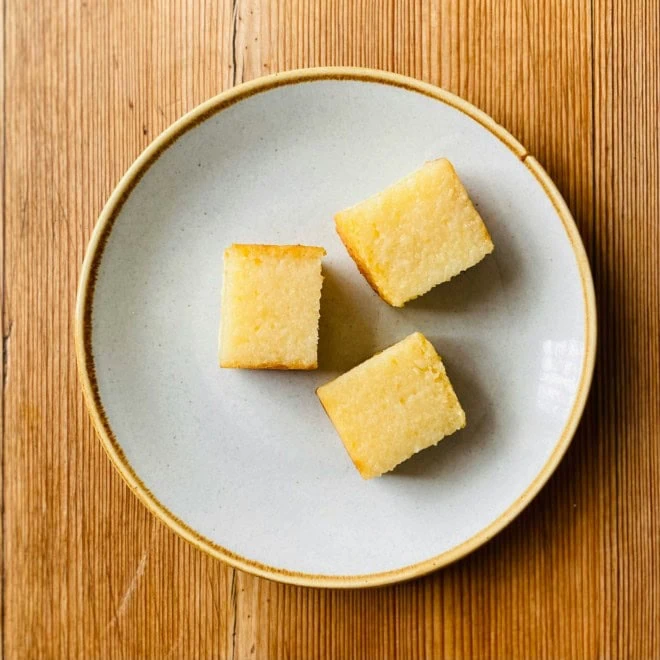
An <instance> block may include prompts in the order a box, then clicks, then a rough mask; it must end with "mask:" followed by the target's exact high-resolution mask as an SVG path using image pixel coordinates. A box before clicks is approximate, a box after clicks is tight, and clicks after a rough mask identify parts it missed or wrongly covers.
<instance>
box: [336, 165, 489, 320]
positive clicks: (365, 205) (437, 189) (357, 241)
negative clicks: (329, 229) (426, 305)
mask: <svg viewBox="0 0 660 660" xmlns="http://www.w3.org/2000/svg"><path fill="white" fill-rule="evenodd" d="M335 224H336V227H337V233H338V234H339V236H340V237H341V240H342V241H343V242H344V245H345V246H346V249H347V250H348V252H349V253H350V255H351V257H353V259H354V261H355V263H356V264H357V266H358V268H359V269H360V272H361V273H362V274H363V275H364V276H365V277H366V279H367V281H368V282H369V284H371V286H372V287H373V289H374V290H375V291H376V293H378V295H379V296H380V297H381V298H382V299H383V300H385V301H386V302H388V303H389V304H390V305H393V306H394V307H403V305H404V304H405V303H406V302H407V301H408V300H412V299H413V298H417V296H421V295H422V294H423V293H426V292H427V291H428V290H429V289H432V288H433V287H434V286H435V285H436V284H440V283H441V282H446V281H447V280H449V279H451V278H452V277H454V275H458V273H460V272H461V271H464V270H466V269H467V268H470V266H474V265H475V264H476V263H478V262H479V261H481V260H482V259H483V258H484V257H485V256H486V255H487V254H489V253H490V252H492V251H493V247H494V246H493V242H492V241H491V238H490V234H489V233H488V230H487V229H486V225H484V223H483V221H482V219H481V217H480V216H479V214H478V213H477V211H476V209H475V208H474V206H473V205H472V202H471V201H470V198H469V197H468V194H467V191H466V190H465V188H464V187H463V184H462V183H461V181H460V179H459V178H458V175H457V174H456V172H455V170H454V168H453V166H452V164H451V163H450V162H449V161H448V160H447V159H445V158H441V159H438V160H434V161H431V162H428V163H426V164H425V165H423V166H422V167H421V168H420V169H418V170H417V171H416V172H413V173H412V174H409V175H408V176H406V177H405V178H403V179H401V180H400V181H398V182H397V183H395V184H394V185H392V186H390V187H389V188H387V189H385V190H384V191H383V192H381V193H379V194H377V195H374V196H373V197H370V198H369V199H367V200H365V201H363V202H361V203H359V204H356V205H355V206H353V207H351V208H349V209H346V210H345V211H340V212H339V213H337V214H336V215H335Z"/></svg>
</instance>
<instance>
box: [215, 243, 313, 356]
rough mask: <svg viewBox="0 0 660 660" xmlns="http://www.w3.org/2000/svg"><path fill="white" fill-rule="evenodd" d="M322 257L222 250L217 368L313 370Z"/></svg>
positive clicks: (291, 249) (286, 249)
mask: <svg viewBox="0 0 660 660" xmlns="http://www.w3.org/2000/svg"><path fill="white" fill-rule="evenodd" d="M324 254H325V250H324V249H323V248H320V247H307V246H304V245H232V246H231V247H229V248H227V249H226V250H225V256H224V280H223V287H222V323H221V327H220V366H221V367H236V368H240V369H316V367H317V366H318V365H317V344H318V327H319V312H320V303H321V284H322V282H323V276H322V275H321V259H322V258H323V255H324Z"/></svg>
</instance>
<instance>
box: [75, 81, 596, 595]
mask: <svg viewBox="0 0 660 660" xmlns="http://www.w3.org/2000/svg"><path fill="white" fill-rule="evenodd" d="M440 156H445V157H447V158H449V159H450V160H451V161H452V162H453V163H454V165H455V167H456V170H457V172H458V174H459V176H460V177H461V179H462V180H463V182H464V184H465V185H466V187H467V189H468V191H469V193H470V195H471V197H472V199H473V201H474V203H475V205H476V206H477V209H478V210H479V212H480V213H481V215H482V217H483V218H484V221H485V222H486V224H487V226H488V229H489V230H490V233H491V235H492V238H493V241H494V243H495V252H494V253H493V254H492V255H490V256H488V257H486V258H485V259H484V260H483V261H482V262H481V263H480V264H478V265H477V266H476V267H474V268H472V269H470V270H469V271H468V272H466V273H464V274H462V275H460V276H459V277H457V278H455V279H454V280H452V281H451V282H449V283H447V284H443V285H441V286H439V287H436V288H435V289H434V290H432V291H431V292H430V293H428V294H426V295H425V296H423V297H421V298H419V299H417V300H415V301H413V302H411V303H409V304H408V305H406V307H405V308H403V309H393V308H391V307H390V306H388V305H387V304H386V303H384V302H383V301H381V300H380V299H379V298H378V296H377V295H376V294H375V293H374V292H373V291H372V290H371V289H370V287H369V285H368V284H367V282H366V281H365V280H364V278H363V277H362V276H361V275H360V274H359V273H358V271H357V269H356V266H355V264H354V262H353V261H352V259H351V258H350V257H349V256H348V254H347V253H346V251H345V249H344V248H343V246H342V244H341V242H340V240H339V238H338V236H337V235H336V233H335V230H334V223H333V221H332V216H333V213H334V212H335V211H337V210H339V209H342V208H346V207H347V206H350V205H351V204H353V203H355V202H357V201H359V200H361V199H363V198H365V197H367V196H369V195H371V194H373V193H375V192H377V191H379V190H381V189H382V188H384V187H385V186H387V185H389V184H390V183H392V182H394V181H396V180H397V179H398V178H400V177H401V176H403V175H405V174H406V173H408V172H410V171H412V170H414V169H415V168H417V167H419V166H420V165H421V164H422V163H423V162H424V161H425V160H429V159H433V158H437V157H440ZM234 242H235V243H252V242H255V243H288V244H294V243H303V244H311V245H322V246H324V247H325V248H326V250H327V252H328V256H327V257H326V258H325V261H324V265H325V282H324V286H323V295H322V303H321V327H320V344H319V369H318V371H314V372H304V373H298V372H252V371H241V370H221V369H219V368H218V366H217V359H216V350H217V332H218V325H219V319H220V290H221V287H222V281H221V280H222V251H223V249H224V248H225V247H227V246H228V245H229V244H231V243H234ZM595 323H596V311H595V305H594V296H593V286H592V281H591V275H590V272H589V266H588V263H587V261H586V257H585V254H584V250H583V247H582V244H581V242H580V238H579V235H578V233H577V230H576V228H575V225H574V223H573V220H572V219H571V216H570V213H569V211H568V209H567V208H566V206H565V204H564V202H563V200H562V199H561V197H560V195H559V193H558V192H557V191H556V189H555V187H554V186H553V184H552V182H551V181H550V180H549V179H548V177H547V175H546V174H545V173H544V171H543V170H542V168H541V167H540V166H539V165H538V163H537V162H536V160H535V159H534V158H533V157H531V156H530V155H528V154H527V152H526V151H525V149H524V148H523V147H522V146H521V145H520V144H519V143H518V142H517V141H516V140H515V139H514V138H512V137H511V136H510V135H509V134H508V133H506V132H505V131H504V130H503V129H502V128H501V127H499V126H497V125H496V124H495V123H494V122H493V121H492V120H491V119H489V118H488V117H487V116H486V115H484V114H483V113H481V112H480V111H478V110H476V109H475V108H474V107H472V106H470V105H469V104H467V103H465V102H464V101H462V100H460V99H458V98H457V97H455V96H453V95H451V94H448V93H446V92H444V91H442V90H439V89H437V88H434V87H431V86H429V85H425V84H423V83H420V82H417V81H414V80H411V79H408V78H404V77H401V76H396V75H393V74H385V73H382V72H375V71H369V70H363V69H345V68H340V69H332V68H330V69H315V70H314V69H312V70H307V71H294V72H290V73H287V74H282V75H276V76H270V77H267V78H263V79H260V80H257V81H254V82H252V83H248V84H246V85H241V86H240V87H237V88H234V89H233V90H230V91H229V92H226V93H224V94H222V95H220V96H218V97H217V98H215V99H212V100H211V101H209V102H207V103H206V104H204V105H202V106H200V107H199V108H198V109H196V110H195V111H193V112H192V113H190V114H189V115H186V116H185V117H184V118H183V119H181V120H180V121H179V122H177V123H176V124H174V125H173V126H172V127H171V128H170V129H168V131H166V132H165V133H164V134H163V135H161V136H160V137H159V138H158V139H157V140H156V141H155V142H154V143H153V144H152V145H151V146H150V147H149V148H148V149H147V150H146V151H145V152H144V154H142V156H140V158H139V159H138V160H137V161H136V163H135V164H134V165H133V166H132V167H131V168H130V170H129V171H128V172H127V174H126V175H125V177H124V178H123V179H122V181H121V182H120V184H119V185H118V187H117V189H116V190H115V192H114V193H113V195H112V197H111V198H110V200H109V201H108V204H107V206H106V208H105V209H104V211H103V213H102V215H101V217H100V219H99V223H98V225H97V228H96V230H95V233H94V235H93V237H92V240H91V243H90V246H89V250H88V254H87V256H86V259H85V264H84V267H83V272H82V276H81V281H80V289H79V296H78V308H77V318H76V347H77V354H78V361H79V370H80V377H81V384H82V388H83V391H84V394H85V398H86V400H87V403H88V406H89V408H90V413H91V416H92V419H93V421H94V424H95V426H96V428H97V431H98V433H99V437H100V439H101V441H102V443H103V446H104V447H105V449H106V451H107V452H108V454H109V456H110V458H111V460H112V461H113V463H114V464H115V465H116V467H117V469H118V470H119V472H120V473H121V474H122V476H123V477H124V478H125V479H126V481H127V483H128V484H129V486H130V487H131V488H132V489H133V490H134V491H135V493H136V494H137V496H138V497H140V498H141V499H142V500H143V502H144V503H145V504H146V505H147V506H148V507H149V508H150V509H151V510H152V511H153V512H154V513H155V514H156V515H157V516H158V517H159V518H161V519H162V520H163V521H164V522H166V523H167V524H168V525H170V526H171V527H172V528H173V529H175V530H176V531H177V532H178V533H180V534H181V535H182V536H184V537H185V538H187V539H188V540H189V541H191V542H192V543H194V544H195V545H197V546H198V547H200V548H202V549H204V550H206V551H207V552H209V553H210V554H212V555H214V556H217V557H219V558H221V559H223V560H225V561H227V562H229V563H231V564H233V565H234V566H236V567H238V568H241V569H243V570H247V571H251V572H253V573H256V574H258V575H263V576H267V577H270V578H273V579H278V580H282V581H286V582H292V583H296V584H307V585H314V586H336V587H356V586H368V585H377V584H384V583H389V582H395V581H398V580H403V579H407V578H411V577H414V576H416V575H420V574H423V573H425V572H428V571H431V570H433V569H434V568H437V567H439V566H443V565H445V564H447V563H449V562H451V561H453V560H455V559H457V558H459V557H461V556H463V555H465V554H466V553H468V552H470V551H471V550H473V549H474V548H476V547H478V546H479V545H481V544H482V543H484V542H485V541H487V540H488V539H489V538H491V537H492V536H493V535H494V534H495V533H496V532H497V531H499V530H500V529H501V528H502V527H504V526H505V525H506V524H507V523H508V522H509V521H510V520H511V519H512V518H513V517H515V515H517V514H518V513H519V512H520V511H521V510H522V509H523V508H524V506H525V505H526V504H527V503H528V502H529V501H530V500H531V499H532V497H533V496H534V495H535V494H536V493H537V492H538V490H539V489H540V488H541V487H542V485H543V484H544V483H545V481H546V480H547V479H548V477H549V476H550V474H551V473H552V471H553V470H554V469H555V467H556V466H557V464H558V462H559V460H560V459H561V457H562V455H563V454H564V452H565V450H566V448H567V446H568V444H569V443H570V440H571V437H572V435H573V432H574V430H575V427H576V425H577V423H578V421H579V417H580V415H581V412H582V409H583V407H584V403H585V400H586V396H587V392H588V389H589V385H590V381H591V375H592V371H593V364H594V356H595V345H596V325H595ZM415 330H419V331H421V332H423V333H424V334H425V335H426V336H427V337H428V338H429V339H430V340H431V341H432V342H433V344H434V345H435V347H436V348H437V350H438V352H439V353H440V355H441V356H442V358H443V361H444V363H445V365H446V368H447V371H448V374H449V376H450V378H451V380H452V383H453V384H454V386H455V389H456V392H457V394H458V396H459V398H460V400H461V403H462V404H463V407H464V409H465V411H466V414H467V420H468V423H467V428H466V429H464V430H462V431H460V432H458V433H456V434H454V435H453V436H451V437H450V438H447V439H446V440H444V441H443V442H442V443H440V445H438V446H437V447H435V448H431V449H428V450H426V451H424V452H421V453H420V454H418V455H417V456H415V457H414V458H412V459H411V460H410V461H408V462H406V463H404V464H403V465H401V466H400V467H399V468H397V469H396V470H395V471H394V472H393V473H391V474H388V475H386V476H384V477H382V478H380V479H376V480H372V481H363V480H362V479H361V478H360V476H359V475H358V473H357V472H356V470H355V469H354V467H353V466H352V464H351V461H350V459H349V458H348V456H347V455H346V452H345V451H344V449H343V447H342V444H341V441H340V440H339V438H338V437H337V436H336V434H335V432H334V430H333V428H332V426H331V424H330V422H329V420H328V419H327V417H326V416H325V414H324V412H323V409H322V407H321V405H320V404H319V402H318V399H317V398H316V396H315V393H314V390H315V388H316V387H318V386H319V385H320V384H322V383H325V382H327V381H328V380H330V379H332V378H333V377H334V376H336V375H337V374H338V373H340V372H342V371H345V370H347V369H349V368H350V367H352V366H354V365H355V364H357V363H358V362H360V361H362V360H364V359H365V358H367V357H369V356H370V355H372V354H373V353H374V352H375V351H378V350H380V349H382V348H384V347H386V346H388V345H390V344H393V343H394V342H396V341H398V340H400V339H402V338H403V337H405V336H407V335H408V334H410V333H411V332H413V331H415Z"/></svg>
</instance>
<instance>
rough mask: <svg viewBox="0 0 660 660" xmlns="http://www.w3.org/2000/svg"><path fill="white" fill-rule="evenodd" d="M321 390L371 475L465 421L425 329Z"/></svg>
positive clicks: (363, 472) (343, 434)
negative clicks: (422, 332) (425, 334)
mask: <svg viewBox="0 0 660 660" xmlns="http://www.w3.org/2000/svg"><path fill="white" fill-rule="evenodd" d="M317 394H318V397H319V399H320V400H321V403H322V404H323V407H324V408H325V410H326V412H327V413H328V416H329V417H330V420H331V421H332V423H333V424H334V426H335V429H336V430H337V433H339V436H340V437H341V439H342V441H343V443H344V446H345V447H346V451H348V454H349V456H350V457H351V459H352V461H353V463H355V467H356V468H357V469H358V470H359V472H360V474H361V475H362V476H363V477H364V478H365V479H371V478H372V477H378V476H380V475H381V474H383V473H384V472H388V471H389V470H391V469H393V468H394V467H395V466H397V465H398V464H399V463H401V462H403V461H405V460H406V459H408V458H410V457H411V456H412V455H413V454H415V453H417V452H418V451H421V450H422V449H426V448H427V447H430V446H431V445H435V444H436V443H438V442H439V441H440V440H442V438H444V437H445V436H447V435H450V434H451V433H454V431H457V430H458V429H461V428H463V427H464V426H465V413H464V412H463V409H462V408H461V404H460V403H459V401H458V398H457V397H456V394H455V392H454V389H453V388H452V385H451V383H450V382H449V378H448V377H447V373H446V372H445V368H444V365H443V364H442V360H441V359H440V356H439V355H438V354H437V353H436V351H435V349H434V348H433V345H432V344H431V343H430V342H429V341H428V340H427V339H426V337H424V335H422V334H421V333H419V332H415V333H413V334H412V335H410V336H409V337H406V338H405V339H403V340H402V341H400V342H399V343H398V344H395V345H394V346H391V347H390V348H388V349H386V350H384V351H383V352H382V353H378V354H377V355H374V356H373V357H372V358H369V359H368V360H367V361H366V362H363V363H362V364H360V365H358V366H357V367H355V368H353V369H351V370H350V371H348V372H346V373H345V374H343V375H341V376H339V377H338V378H336V379H335V380H333V381H332V382H330V383H327V384H326V385H322V386H321V387H319V388H318V390H317Z"/></svg>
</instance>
